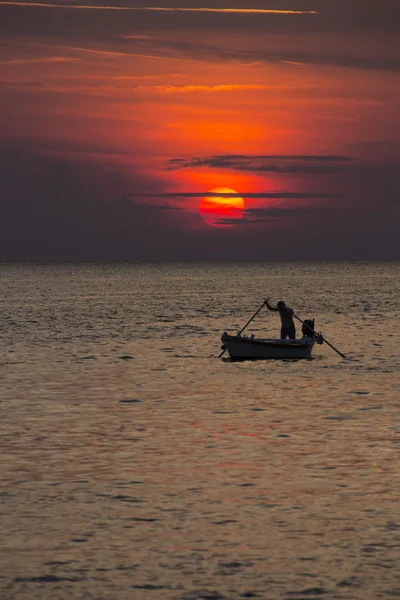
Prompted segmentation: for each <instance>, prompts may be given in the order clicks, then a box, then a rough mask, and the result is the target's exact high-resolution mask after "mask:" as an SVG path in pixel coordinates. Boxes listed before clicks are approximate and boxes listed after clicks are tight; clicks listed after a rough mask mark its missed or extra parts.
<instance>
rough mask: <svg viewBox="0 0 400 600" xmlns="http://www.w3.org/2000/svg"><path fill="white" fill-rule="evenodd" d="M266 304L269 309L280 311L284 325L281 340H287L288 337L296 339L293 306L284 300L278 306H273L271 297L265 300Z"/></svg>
mask: <svg viewBox="0 0 400 600" xmlns="http://www.w3.org/2000/svg"><path fill="white" fill-rule="evenodd" d="M265 305H266V307H267V308H268V310H273V311H275V312H279V315H280V317H281V322H282V327H281V340H285V339H286V338H287V337H288V338H289V339H290V340H295V339H296V328H295V326H294V321H293V315H294V312H293V310H292V309H291V308H289V307H288V306H286V304H285V303H284V302H283V300H280V301H279V302H278V304H277V306H276V307H275V306H271V305H270V304H269V298H268V299H267V300H266V301H265Z"/></svg>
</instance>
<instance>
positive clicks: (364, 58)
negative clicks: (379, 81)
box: [0, 0, 400, 71]
mask: <svg viewBox="0 0 400 600" xmlns="http://www.w3.org/2000/svg"><path fill="white" fill-rule="evenodd" d="M55 4H59V5H60V6H62V3H57V2H55ZM84 4H85V5H87V4H88V3H86V2H84ZM99 4H101V3H99ZM144 4H147V3H143V2H137V1H135V0H130V1H127V2H117V3H113V5H112V7H113V8H117V7H118V6H121V7H124V6H126V7H128V8H134V9H138V8H140V7H142V8H143V6H144ZM149 4H151V6H153V7H159V8H160V7H162V6H164V7H167V8H172V7H173V6H174V5H176V2H168V1H165V2H151V3H149ZM204 4H205V3H204V2H196V1H195V0H187V1H186V2H185V4H184V8H186V9H189V8H195V7H201V6H203V7H204ZM243 4H244V3H243V1H240V2H235V1H232V2H229V8H243ZM251 4H252V6H251V8H255V9H257V8H258V9H276V8H277V6H276V2H272V1H269V0H265V1H262V2H261V1H259V2H257V1H254V2H252V3H251ZM212 5H213V8H215V9H217V8H227V3H226V2H222V1H221V2H213V3H212ZM281 7H283V8H284V9H287V10H294V11H310V10H313V9H315V10H316V11H317V12H318V14H317V15H279V14H239V13H206V12H193V13H191V12H179V13H177V12H164V11H158V12H154V11H146V10H140V11H138V12H137V11H136V10H133V11H131V12H130V11H119V10H66V9H64V8H62V9H61V8H51V9H50V8H43V7H42V8H41V7H26V6H15V5H13V6H11V5H1V4H0V34H1V35H2V36H3V38H5V39H6V38H8V37H9V36H24V37H26V36H28V37H29V39H30V40H31V41H33V40H34V39H36V40H38V41H39V42H40V43H41V44H43V43H45V42H46V41H47V43H52V44H58V45H60V44H61V45H62V44H65V45H72V46H77V45H80V46H81V48H82V49H86V50H88V49H92V50H98V51H109V52H122V53H125V54H126V55H127V56H129V55H134V53H135V51H137V50H138V49H139V50H140V49H142V50H143V51H145V52H147V53H149V54H150V55H156V56H159V55H161V56H172V55H174V56H175V57H176V58H179V59H180V60H185V59H191V60H197V61H199V60H200V61H225V62H226V61H240V62H242V63H253V62H257V61H259V62H266V63H270V64H276V63H278V64H285V63H303V64H310V65H321V66H340V67H346V68H347V67H348V68H356V69H377V70H383V71H398V70H399V69H400V56H399V46H398V40H397V38H398V23H399V19H400V5H399V3H398V2H397V0H384V1H383V2H377V1H376V0H351V2H349V1H348V0H324V1H323V2H318V3H317V4H315V3H314V2H312V3H311V2H308V1H301V0H298V1H294V0H285V2H284V3H280V6H279V8H281ZM245 8H247V9H249V7H248V6H245ZM242 34H243V35H251V36H252V38H251V44H247V43H244V42H243V40H239V39H238V38H237V36H239V35H242ZM146 35H149V36H150V37H149V39H146V37H145V36H146ZM338 35H339V36H340V38H339V39H340V44H338V43H337V37H336V36H338ZM124 36H136V40H133V39H131V40H130V41H128V40H126V39H123V38H124ZM205 38H208V39H210V38H211V39H215V41H214V43H210V42H207V41H205Z"/></svg>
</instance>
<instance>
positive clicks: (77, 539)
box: [0, 262, 400, 600]
mask: <svg viewBox="0 0 400 600" xmlns="http://www.w3.org/2000/svg"><path fill="white" fill-rule="evenodd" d="M266 298H269V299H270V302H271V303H276V302H277V301H278V300H284V301H285V302H286V303H287V304H288V305H289V306H290V307H292V308H293V309H294V310H295V312H296V314H297V315H298V316H299V317H300V318H302V319H304V318H315V321H316V323H315V327H316V329H317V330H318V331H321V332H322V333H323V335H324V336H325V338H326V339H327V340H328V341H329V342H330V343H331V344H332V345H334V346H335V348H337V349H338V350H339V351H340V352H341V353H343V354H344V355H345V356H346V358H341V357H340V356H339V355H338V354H337V353H336V352H335V351H334V350H333V349H332V348H330V347H329V346H328V345H326V344H323V345H322V346H319V345H318V346H316V348H315V350H314V354H313V359H312V360H303V361H293V360H292V361H287V360H286V361H273V360H272V361H257V362H247V361H246V362H239V363H238V362H231V361H230V360H229V358H228V357H227V355H226V354H225V355H224V356H223V357H222V358H218V356H219V355H220V353H221V339H220V338H221V334H222V333H223V332H224V331H228V332H233V333H235V332H237V331H238V330H240V329H241V328H242V327H243V326H244V325H245V324H246V322H247V321H248V320H249V319H250V318H251V317H252V315H253V314H254V313H255V312H256V310H257V309H258V308H259V307H260V306H261V304H262V303H263V301H264V300H265V299H266ZM399 308H400V263H368V262H354V263H346V262H336V263H335V262H322V263H319V262H314V263H301V262H299V263H295V262H293V263H289V262H281V263H280V262H271V263H261V262H260V263H218V262H215V263H194V264H189V263H176V264H175V263H174V264H173V263H166V264H128V263H126V264H125V263H124V264H119V263H118V264H2V265H0V316H1V321H0V340H1V356H0V400H1V402H0V412H1V418H0V429H1V438H0V456H1V461H0V599H1V600H125V599H126V600H239V599H244V598H254V599H265V600H353V599H354V600H356V599H357V600H377V599H380V598H383V599H388V600H394V599H396V598H400V519H399V517H400V481H399V473H400V468H399V464H400V460H399V459H400V419H399V414H400V412H399V409H400V376H399V368H400V340H399V335H400V325H399ZM279 331H280V323H279V315H277V314H276V313H273V312H269V311H268V310H267V309H263V310H262V311H261V312H260V313H259V314H258V316H257V317H256V318H255V319H254V320H253V321H252V322H251V324H250V325H249V326H248V328H247V330H246V331H245V333H248V334H255V335H256V336H262V337H279ZM298 334H300V329H299V328H298Z"/></svg>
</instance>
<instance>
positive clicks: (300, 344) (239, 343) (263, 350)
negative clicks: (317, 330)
mask: <svg viewBox="0 0 400 600" xmlns="http://www.w3.org/2000/svg"><path fill="white" fill-rule="evenodd" d="M221 340H222V342H223V344H224V347H225V348H226V349H227V350H228V352H229V355H230V357H231V359H232V360H268V359H270V360H281V359H288V358H289V359H310V358H311V354H312V350H313V347H314V343H315V340H314V339H313V338H301V339H299V340H277V339H260V338H249V337H245V336H239V335H229V334H227V333H224V334H223V336H222V338H221Z"/></svg>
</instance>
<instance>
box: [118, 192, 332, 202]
mask: <svg viewBox="0 0 400 600" xmlns="http://www.w3.org/2000/svg"><path fill="white" fill-rule="evenodd" d="M138 195H140V196H141V197H148V198H149V197H151V198H203V197H206V198H219V197H224V198H249V199H250V198H252V199H260V200H262V199H273V198H275V199H292V200H296V199H298V200H305V199H318V198H337V197H338V195H337V194H326V193H314V192H286V191H277V192H240V193H222V192H169V193H165V194H138ZM135 196H136V194H131V195H130V197H131V198H134V197H135Z"/></svg>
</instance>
